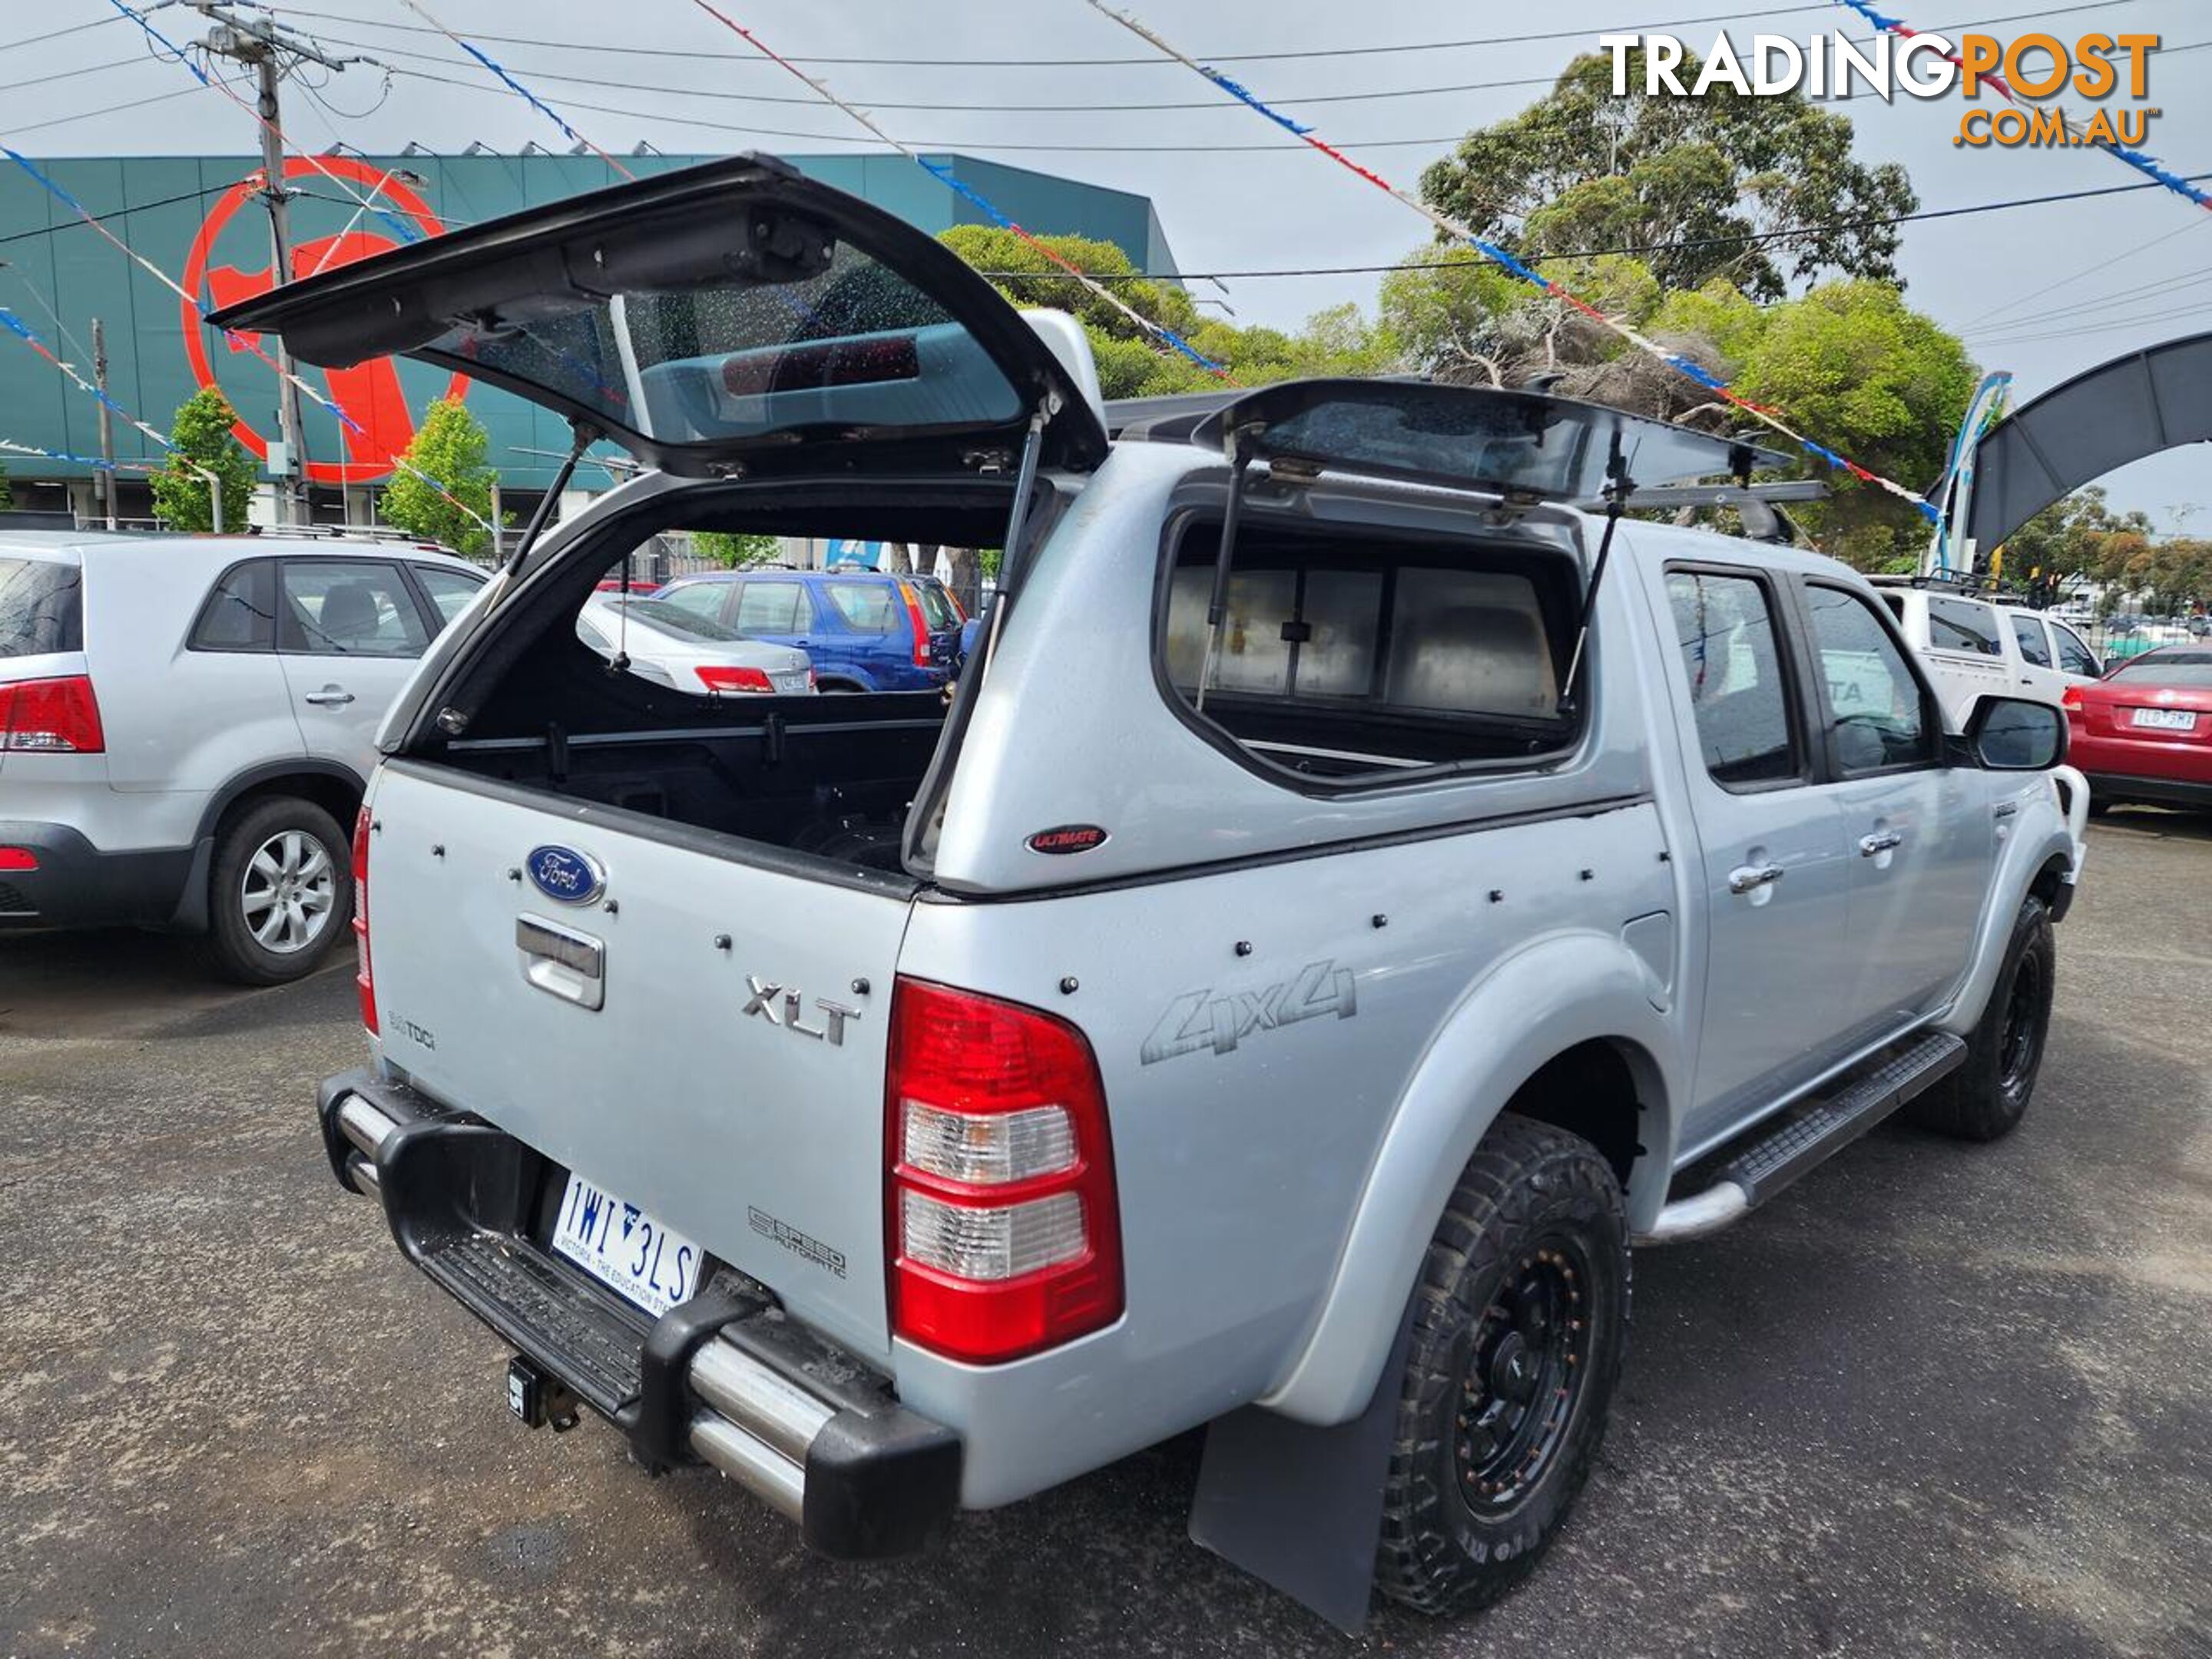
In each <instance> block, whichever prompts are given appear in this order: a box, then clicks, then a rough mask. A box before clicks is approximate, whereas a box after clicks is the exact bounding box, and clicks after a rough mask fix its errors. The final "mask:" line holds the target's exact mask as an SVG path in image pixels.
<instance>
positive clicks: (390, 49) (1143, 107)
mask: <svg viewBox="0 0 2212 1659" xmlns="http://www.w3.org/2000/svg"><path fill="white" fill-rule="evenodd" d="M403 3H404V0H403ZM2122 3H2127V0H2086V3H2081V4H2075V5H2069V6H2057V7H2046V8H2044V9H2041V10H2038V11H2027V12H2014V13H2010V14H2008V15H2005V16H2002V17H1997V18H1991V19H1989V20H1986V21H1987V22H1989V23H2010V22H2024V21H2030V20H2033V19H2038V18H2044V17H2051V16H2057V15H2063V14H2065V13H2068V12H2076V11H2095V10H2101V9H2106V8H2107V7H2110V6H2113V5H2117V4H2122ZM1794 9H1811V10H1820V9H1821V8H1820V7H1817V6H1815V7H1810V8H1794ZM1739 15H1744V16H1766V15H1772V14H1771V13H1745V14H1739ZM356 21H362V22H368V21H370V20H368V19H366V18H362V19H359V20H356ZM1688 21H1691V22H1697V21H1710V20H1699V19H1695V18H1693V19H1690V20H1688ZM375 26H376V27H393V28H396V27H404V26H403V25H398V24H384V23H378V24H376V25H375ZM1677 27H1679V25H1678V26H1677ZM1953 27H1955V26H1953ZM323 38H324V39H325V40H327V41H329V42H330V43H331V44H332V45H334V46H351V47H356V48H357V49H359V50H362V51H365V52H382V53H385V54H386V55H387V56H389V57H392V58H412V59H414V60H416V61H417V62H420V63H428V64H442V65H444V66H446V67H447V68H458V67H461V65H459V64H457V63H456V62H455V60H454V59H453V58H448V57H446V56H443V55H442V54H441V53H437V52H414V51H410V50H408V49H407V48H404V47H400V46H386V45H384V44H383V43H381V42H380V41H369V40H349V39H347V38H346V37H344V36H343V35H336V34H330V35H325V36H324V37H323ZM480 38H483V39H485V40H512V39H513V37H511V36H493V35H486V36H483V37H480ZM1511 38H1513V39H1516V40H1553V39H1562V38H1566V39H1571V38H1573V32H1562V33H1559V34H1547V35H1542V36H1536V35H1528V36H1516V37H1511ZM1872 40H1873V37H1872V36H1870V35H1869V36H1866V37H1863V38H1860V39H1857V40H1855V44H1857V45H1868V44H1870V43H1871V41H1872ZM525 44H528V45H534V46H542V47H544V48H545V49H547V50H550V51H572V52H573V51H584V52H592V53H593V54H594V55H597V54H598V53H599V52H600V51H602V50H606V51H623V50H629V51H633V52H639V53H646V52H651V53H653V54H654V55H665V56H670V57H681V58H687V59H693V60H696V59H700V58H711V59H714V60H715V61H717V62H730V63H743V62H745V61H747V60H746V59H745V58H743V57H742V56H741V55H740V54H738V53H732V52H674V51H672V50H665V49H662V48H647V47H634V48H626V49H625V48H616V47H608V48H604V49H603V48H601V47H599V46H595V45H592V44H589V43H586V42H581V41H568V40H538V41H531V42H526V43H525ZM1466 44H1470V45H1471V44H1474V43H1473V42H1468V43H1466ZM1358 50H1359V49H1358V48H1353V49H1352V51H1353V52H1357V51H1358ZM1391 50H1394V51H1396V50H1411V48H1395V47H1394V48H1391ZM1328 55H1329V56H1332V57H1334V56H1344V55H1350V54H1348V53H1345V54H1339V53H1332V54H1328ZM792 61H793V62H794V63H807V62H812V63H835V62H842V61H846V60H842V59H833V58H811V59H810V58H794V59H793V60H792ZM852 61H854V62H863V61H865V62H876V61H881V60H876V59H865V60H863V59H855V60H852ZM1109 61H1116V62H1140V63H1153V64H1157V63H1158V62H1159V61H1160V60H1158V59H1157V58H1146V59H1119V60H1109ZM1224 61H1234V60H1233V59H1225V60H1224ZM515 73H517V74H519V75H522V74H526V75H529V76H533V77H535V78H537V79H539V80H546V81H559V82H565V83H567V84H569V85H573V86H588V87H599V88H605V89H607V90H610V91H617V92H652V93H659V94H664V95H674V96H681V97H685V98H711V99H717V100H726V101H731V102H737V103H757V104H784V105H794V104H795V105H805V104H809V103H811V102H813V101H814V100H810V99H807V98H804V97H792V96H788V95H783V94H775V93H748V92H730V91H725V90H721V89H719V88H703V87H669V86H665V85H659V84H655V83H653V82H638V81H614V80H608V79H605V78H604V77H601V76H588V75H568V74H563V73H561V72H559V71H557V70H549V69H544V68H541V67H538V66H537V65H532V64H525V65H520V66H518V67H517V68H516V70H515ZM1558 81H1559V75H1558V73H1557V72H1556V71H1554V72H1553V73H1552V74H1549V75H1523V76H1512V77H1510V78H1507V79H1504V80H1497V81H1468V82H1459V83H1456V84H1454V85H1447V86H1426V87H1401V88H1385V89H1383V90H1381V91H1377V92H1340V93H1322V94H1316V95H1315V96H1313V97H1308V98H1300V99H1298V100H1297V102H1298V103H1300V104H1347V103H1375V102H1388V101H1391V100H1397V99H1401V98H1425V97H1432V96H1440V95H1443V94H1458V93H1467V92H1493V91H1499V90H1504V89H1510V88H1516V87H1548V86H1553V85H1555V84H1556V83H1557V82H1558ZM868 107H869V108H870V109H872V110H920V111H927V112H939V113H949V114H969V113H979V114H980V113H992V114H998V113H1012V114H1074V115H1087V114H1094V113H1102V114H1103V113H1120V112H1147V113H1149V112H1160V111H1167V110H1199V109H1234V108H1235V107H1237V104H1236V100H1234V99H1230V98H1213V99H1195V100H1191V99H1183V100H1167V101H1163V102H1147V103H1086V102H1079V101H1073V100H1060V101H1059V102H1056V103H1042V104H992V103H979V102H976V101H975V100H962V101H959V102H957V103H941V102H934V103H933V102H902V101H898V100H884V99H870V100H868Z"/></svg>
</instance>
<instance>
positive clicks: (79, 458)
mask: <svg viewBox="0 0 2212 1659" xmlns="http://www.w3.org/2000/svg"><path fill="white" fill-rule="evenodd" d="M0 452H5V453H8V454H10V455H36V456H38V457H39V458H40V459H42V460H49V461H65V462H67V463H68V464H69V465H71V466H88V467H91V468H92V469H93V470H94V471H99V472H159V471H161V468H160V467H158V466H149V465H146V464H145V463H144V462H143V461H111V460H109V459H107V458H106V456H104V455H72V454H70V453H69V451H67V450H65V449H41V448H40V447H38V445H36V444H19V443H17V442H16V441H15V440H14V439H13V438H0Z"/></svg>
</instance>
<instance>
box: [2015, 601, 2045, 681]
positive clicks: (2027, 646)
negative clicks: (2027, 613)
mask: <svg viewBox="0 0 2212 1659" xmlns="http://www.w3.org/2000/svg"><path fill="white" fill-rule="evenodd" d="M2012 636H2013V638H2015V639H2016V640H2018V641H2020V654H2021V656H2023V657H2025V658H2027V660H2028V661H2029V662H2031V663H2033V665H2035V666H2036V667H2038V668H2048V667H2050V666H2051V641H2050V639H2049V637H2048V636H2047V635H2045V633H2044V631H2043V618H2042V617H2023V616H2021V615H2020V614H2018V613H2017V612H2015V614H2014V616H2013V617H2012Z"/></svg>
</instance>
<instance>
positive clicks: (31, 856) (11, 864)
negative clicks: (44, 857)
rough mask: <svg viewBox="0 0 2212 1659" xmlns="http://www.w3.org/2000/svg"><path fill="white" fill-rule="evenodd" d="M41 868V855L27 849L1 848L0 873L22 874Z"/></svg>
mask: <svg viewBox="0 0 2212 1659" xmlns="http://www.w3.org/2000/svg"><path fill="white" fill-rule="evenodd" d="M38 867H39V855H38V854H36V853H34V852H33V851H32V850H31V849H30V848H27V847H0V871H5V872H17V873H21V872H26V871H30V870H35V869H37V868H38Z"/></svg>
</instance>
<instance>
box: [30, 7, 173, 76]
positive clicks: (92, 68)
mask: <svg viewBox="0 0 2212 1659" xmlns="http://www.w3.org/2000/svg"><path fill="white" fill-rule="evenodd" d="M116 21H118V22H120V21H122V20H121V19H120V18H118V19H117V20H116ZM154 61H155V60H154V59H153V58H149V57H146V56H143V55H135V54H134V55H133V56H131V57H129V58H121V59H119V60H118V61H117V62H115V63H112V64H85V65H84V66H83V67H82V68H81V69H68V70H55V71H54V72H53V73H52V75H34V76H32V77H31V78H30V79H29V80H27V81H9V82H5V83H0V92H21V91H22V89H23V88H26V87H43V86H46V85H48V84H50V83H51V82H55V81H73V80H75V79H76V77H77V76H80V75H107V74H111V73H112V72H113V71H115V70H126V69H131V68H133V67H135V66H136V65H137V64H145V63H151V62H154Z"/></svg>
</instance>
